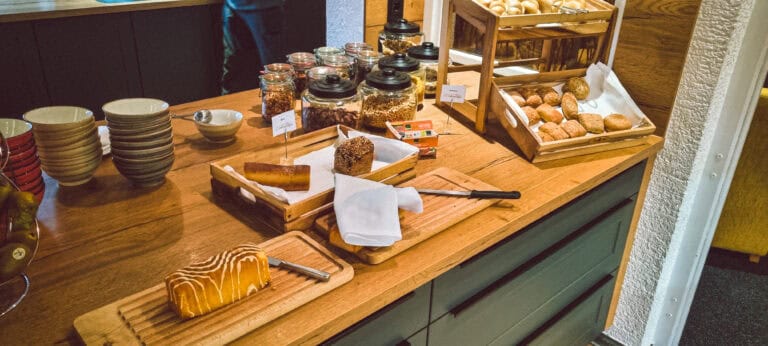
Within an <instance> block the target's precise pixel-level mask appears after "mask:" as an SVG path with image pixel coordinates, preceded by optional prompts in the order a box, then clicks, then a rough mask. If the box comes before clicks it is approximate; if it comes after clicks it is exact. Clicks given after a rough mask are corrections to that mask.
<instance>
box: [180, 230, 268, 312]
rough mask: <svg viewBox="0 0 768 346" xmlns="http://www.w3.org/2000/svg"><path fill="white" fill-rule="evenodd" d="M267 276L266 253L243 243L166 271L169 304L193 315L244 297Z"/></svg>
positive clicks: (262, 283) (261, 283)
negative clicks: (169, 272)
mask: <svg viewBox="0 0 768 346" xmlns="http://www.w3.org/2000/svg"><path fill="white" fill-rule="evenodd" d="M270 280H271V278H270V274H269V262H268V261H267V255H266V254H265V253H264V251H263V250H261V249H260V248H259V247H258V246H256V245H254V244H243V245H240V246H238V247H236V248H234V249H232V250H229V251H225V252H223V253H221V254H218V255H216V256H213V257H211V258H208V259H207V260H205V261H202V262H199V263H195V264H191V265H189V266H187V267H185V268H182V269H179V270H177V271H175V272H173V273H171V274H169V275H168V276H166V277H165V287H166V289H167V291H168V299H169V302H170V306H171V308H172V309H173V310H174V311H175V312H176V313H177V314H178V315H179V316H180V317H181V318H192V317H195V316H200V315H203V314H206V313H209V312H211V311H213V310H216V309H218V308H220V307H222V306H225V305H227V304H230V303H232V302H235V301H237V300H240V299H242V298H245V297H247V296H248V295H250V294H252V293H253V292H256V291H258V290H259V289H262V288H264V287H265V286H267V284H269V281H270Z"/></svg>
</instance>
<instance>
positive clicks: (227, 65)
mask: <svg viewBox="0 0 768 346" xmlns="http://www.w3.org/2000/svg"><path fill="white" fill-rule="evenodd" d="M222 24H223V27H222V29H223V44H224V66H223V71H222V76H221V93H222V94H229V93H233V92H238V91H243V90H248V89H255V88H258V87H259V71H261V70H262V66H263V65H266V64H271V63H273V62H284V61H285V54H286V53H285V52H284V50H285V49H284V42H283V26H284V15H283V7H282V6H277V7H272V8H267V9H257V10H237V9H233V8H231V7H230V6H228V5H227V4H226V3H225V4H224V6H223V9H222Z"/></svg>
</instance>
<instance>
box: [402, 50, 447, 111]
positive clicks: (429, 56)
mask: <svg viewBox="0 0 768 346" xmlns="http://www.w3.org/2000/svg"><path fill="white" fill-rule="evenodd" d="M408 56H409V57H412V58H416V59H418V60H419V62H420V63H421V66H422V67H423V68H424V97H426V98H435V93H436V92H437V65H438V60H439V59H440V50H439V48H438V47H435V44H434V43H432V42H424V43H422V44H421V45H420V46H415V47H411V48H408Z"/></svg>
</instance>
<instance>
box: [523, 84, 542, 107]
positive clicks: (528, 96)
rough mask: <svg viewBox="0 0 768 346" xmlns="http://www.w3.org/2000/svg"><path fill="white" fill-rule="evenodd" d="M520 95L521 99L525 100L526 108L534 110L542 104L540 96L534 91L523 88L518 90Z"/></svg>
mask: <svg viewBox="0 0 768 346" xmlns="http://www.w3.org/2000/svg"><path fill="white" fill-rule="evenodd" d="M520 94H521V95H523V97H524V98H525V105H526V106H530V107H533V108H536V107H538V106H539V105H541V104H542V103H544V101H542V100H541V96H539V94H537V93H536V89H533V88H523V89H520Z"/></svg>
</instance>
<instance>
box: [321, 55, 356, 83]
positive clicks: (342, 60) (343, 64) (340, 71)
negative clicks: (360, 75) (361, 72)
mask: <svg viewBox="0 0 768 346" xmlns="http://www.w3.org/2000/svg"><path fill="white" fill-rule="evenodd" d="M323 65H324V66H328V67H333V68H335V69H336V74H337V75H339V77H341V79H350V78H349V77H350V75H351V74H352V62H350V60H349V58H348V57H347V56H346V55H332V56H327V57H325V58H323Z"/></svg>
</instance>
